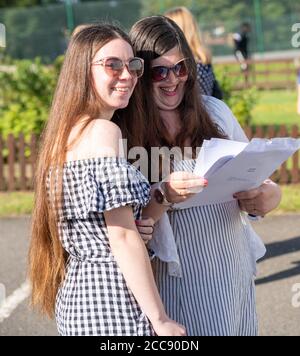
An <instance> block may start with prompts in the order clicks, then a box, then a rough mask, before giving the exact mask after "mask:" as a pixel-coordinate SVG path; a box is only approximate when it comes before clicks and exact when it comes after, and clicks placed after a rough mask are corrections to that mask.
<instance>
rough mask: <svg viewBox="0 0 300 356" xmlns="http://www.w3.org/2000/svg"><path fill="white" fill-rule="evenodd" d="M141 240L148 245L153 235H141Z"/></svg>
mask: <svg viewBox="0 0 300 356" xmlns="http://www.w3.org/2000/svg"><path fill="white" fill-rule="evenodd" d="M141 238H142V240H143V241H144V243H145V244H147V243H148V242H149V241H150V240H151V239H152V235H141Z"/></svg>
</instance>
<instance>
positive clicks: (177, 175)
mask: <svg viewBox="0 0 300 356" xmlns="http://www.w3.org/2000/svg"><path fill="white" fill-rule="evenodd" d="M168 178H169V179H168V181H171V180H189V179H198V178H202V177H200V176H197V175H195V174H194V173H190V172H185V171H182V172H173V173H172V174H171V175H170V176H169V177H168Z"/></svg>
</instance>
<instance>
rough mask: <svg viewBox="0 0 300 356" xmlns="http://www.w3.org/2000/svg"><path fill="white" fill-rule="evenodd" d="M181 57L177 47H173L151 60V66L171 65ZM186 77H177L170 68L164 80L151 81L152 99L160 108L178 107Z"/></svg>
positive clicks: (171, 108)
mask: <svg viewBox="0 0 300 356" xmlns="http://www.w3.org/2000/svg"><path fill="white" fill-rule="evenodd" d="M183 58H184V56H183V55H182V54H181V53H180V51H179V49H178V48H177V47H174V48H172V49H171V50H170V51H168V52H166V53H165V54H164V55H162V56H160V57H158V58H156V59H154V60H153V61H152V62H151V66H152V67H156V66H166V67H173V66H174V65H175V64H176V63H178V62H180V61H181V60H182V59H183ZM187 79H188V75H186V76H184V77H177V76H176V75H175V74H174V72H173V71H172V70H171V71H170V72H169V75H168V77H167V78H166V79H165V80H163V81H160V82H153V95H154V100H155V103H156V105H157V106H158V108H159V109H160V110H163V111H172V110H176V109H177V108H178V106H179V105H180V103H181V102H182V99H183V97H184V93H185V84H186V81H187Z"/></svg>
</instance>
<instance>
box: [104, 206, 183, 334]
mask: <svg viewBox="0 0 300 356" xmlns="http://www.w3.org/2000/svg"><path fill="white" fill-rule="evenodd" d="M104 216H105V220H106V225H107V229H108V236H109V242H110V246H111V250H112V253H113V255H114V257H115V259H116V261H117V264H118V266H119V267H120V269H121V271H122V273H123V276H124V278H125V280H126V283H127V285H128V287H129V288H130V290H131V291H132V293H133V295H134V296H135V298H136V300H137V302H138V304H139V305H140V307H141V309H142V310H143V312H144V313H145V314H146V315H147V317H148V318H149V320H150V322H151V324H152V326H153V328H154V330H155V332H156V333H157V335H159V336H160V335H161V336H162V335H165V336H166V335H168V336H182V335H185V330H184V328H183V327H182V326H181V325H179V324H177V323H175V322H174V321H172V320H170V319H169V318H168V316H167V315H166V312H165V309H164V306H163V304H162V301H161V299H160V296H159V293H158V290H157V287H156V284H155V281H154V277H153V273H152V269H151V265H150V261H149V257H148V253H147V250H146V248H145V245H144V242H143V240H142V239H141V237H140V235H139V234H138V232H137V229H136V226H135V221H134V217H133V213H132V209H131V208H130V207H121V208H117V209H114V210H111V211H106V212H104Z"/></svg>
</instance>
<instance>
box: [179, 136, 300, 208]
mask: <svg viewBox="0 0 300 356" xmlns="http://www.w3.org/2000/svg"><path fill="white" fill-rule="evenodd" d="M299 149H300V139H293V138H275V139H272V140H266V139H257V138H255V139H253V140H252V141H251V142H250V143H249V144H245V143H241V142H235V141H229V140H222V139H212V140H210V141H205V142H204V144H203V147H202V149H201V152H200V153H199V156H198V158H197V162H196V166H195V170H194V173H195V174H197V175H200V176H202V177H204V178H207V179H208V187H207V188H205V189H204V190H203V191H202V192H201V193H199V194H196V195H195V196H194V197H193V198H191V199H189V201H188V202H186V203H180V204H176V205H175V208H180V209H183V208H184V207H185V205H186V206H189V207H190V206H191V205H193V206H201V205H207V204H214V203H222V202H227V201H231V200H233V194H234V193H238V192H242V191H247V190H251V189H254V188H257V187H259V186H260V185H261V184H262V183H263V182H264V181H265V180H266V179H268V178H269V177H270V176H271V175H272V174H273V173H274V172H275V171H276V169H277V168H278V167H279V166H280V165H281V164H282V163H283V162H285V161H286V160H287V159H288V158H289V157H290V156H292V155H293V154H294V153H295V152H296V151H298V150H299Z"/></svg>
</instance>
